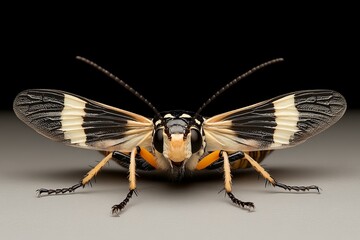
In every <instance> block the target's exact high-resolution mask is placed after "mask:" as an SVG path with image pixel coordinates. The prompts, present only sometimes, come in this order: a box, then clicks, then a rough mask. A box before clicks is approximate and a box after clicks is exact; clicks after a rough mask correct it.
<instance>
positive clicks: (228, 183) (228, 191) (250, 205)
mask: <svg viewBox="0 0 360 240" xmlns="http://www.w3.org/2000/svg"><path fill="white" fill-rule="evenodd" d="M221 154H222V157H223V158H224V181H225V182H224V184H225V191H226V194H227V195H228V196H229V198H230V199H231V201H232V202H233V203H235V204H236V205H238V206H241V207H242V208H249V209H252V208H255V206H254V203H252V202H243V201H241V200H239V199H237V198H236V197H235V196H234V194H233V193H232V192H231V170H230V162H229V157H228V154H227V152H225V151H222V152H221Z"/></svg>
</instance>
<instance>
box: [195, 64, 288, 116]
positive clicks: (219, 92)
mask: <svg viewBox="0 0 360 240" xmlns="http://www.w3.org/2000/svg"><path fill="white" fill-rule="evenodd" d="M281 61H284V59H283V58H276V59H273V60H270V61H267V62H265V63H262V64H260V65H258V66H256V67H253V68H252V69H250V70H249V71H247V72H246V73H244V74H242V75H240V76H238V77H237V78H235V79H234V80H232V81H231V82H229V83H228V84H226V85H225V86H223V87H222V88H220V90H218V91H217V92H216V93H215V94H214V95H212V96H211V97H210V98H209V99H208V100H207V101H206V102H204V103H203V105H202V106H201V107H200V108H199V109H198V110H197V111H196V113H195V115H194V117H193V119H195V118H196V117H197V116H198V115H199V114H200V112H201V111H202V110H203V109H204V108H205V107H206V106H207V105H209V103H211V102H212V101H213V100H214V99H215V98H217V97H218V96H219V95H220V94H222V93H223V92H225V90H227V89H229V88H230V87H231V86H233V85H234V84H236V83H237V82H239V81H240V80H241V79H244V78H245V77H247V76H249V75H250V74H252V73H254V72H256V71H258V70H260V69H262V68H264V67H266V66H269V65H271V64H274V63H278V62H281Z"/></svg>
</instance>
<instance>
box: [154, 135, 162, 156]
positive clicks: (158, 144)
mask: <svg viewBox="0 0 360 240" xmlns="http://www.w3.org/2000/svg"><path fill="white" fill-rule="evenodd" d="M153 144H154V147H155V149H156V151H158V152H160V153H162V152H163V148H164V136H163V129H158V130H156V132H155V134H154V137H153Z"/></svg>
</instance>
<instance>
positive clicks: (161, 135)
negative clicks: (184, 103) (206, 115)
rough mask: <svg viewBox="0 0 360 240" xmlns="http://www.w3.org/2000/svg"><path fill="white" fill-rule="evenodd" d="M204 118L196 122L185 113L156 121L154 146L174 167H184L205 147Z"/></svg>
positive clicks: (171, 114)
mask: <svg viewBox="0 0 360 240" xmlns="http://www.w3.org/2000/svg"><path fill="white" fill-rule="evenodd" d="M202 121H203V120H202V118H201V117H199V118H198V119H196V120H195V121H194V122H193V121H192V116H190V115H189V114H187V113H184V112H172V113H167V114H165V115H164V117H163V118H162V119H156V118H155V119H154V125H155V128H154V135H153V146H154V148H155V150H156V151H158V152H159V153H161V154H162V155H163V156H164V157H165V158H166V159H168V160H170V161H171V162H172V164H173V165H179V166H180V165H182V163H183V162H184V161H185V160H187V159H189V158H190V157H191V155H192V154H194V153H196V152H198V151H199V150H200V149H201V148H202V147H203V144H204V143H203V137H202V133H201V131H202V130H201V124H202Z"/></svg>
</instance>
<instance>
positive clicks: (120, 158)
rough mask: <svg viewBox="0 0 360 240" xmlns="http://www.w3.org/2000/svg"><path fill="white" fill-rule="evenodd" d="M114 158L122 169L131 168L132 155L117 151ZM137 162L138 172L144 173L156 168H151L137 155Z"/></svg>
mask: <svg viewBox="0 0 360 240" xmlns="http://www.w3.org/2000/svg"><path fill="white" fill-rule="evenodd" d="M112 157H113V159H114V160H115V161H116V162H117V163H118V164H120V165H121V166H122V167H124V168H129V165H130V155H129V154H127V153H123V152H117V151H115V152H113V155H112ZM135 162H136V169H137V170H143V171H151V170H155V168H154V167H153V166H151V165H150V164H149V163H148V162H147V161H146V160H145V159H143V158H142V157H141V156H139V155H137V156H136V157H135Z"/></svg>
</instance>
